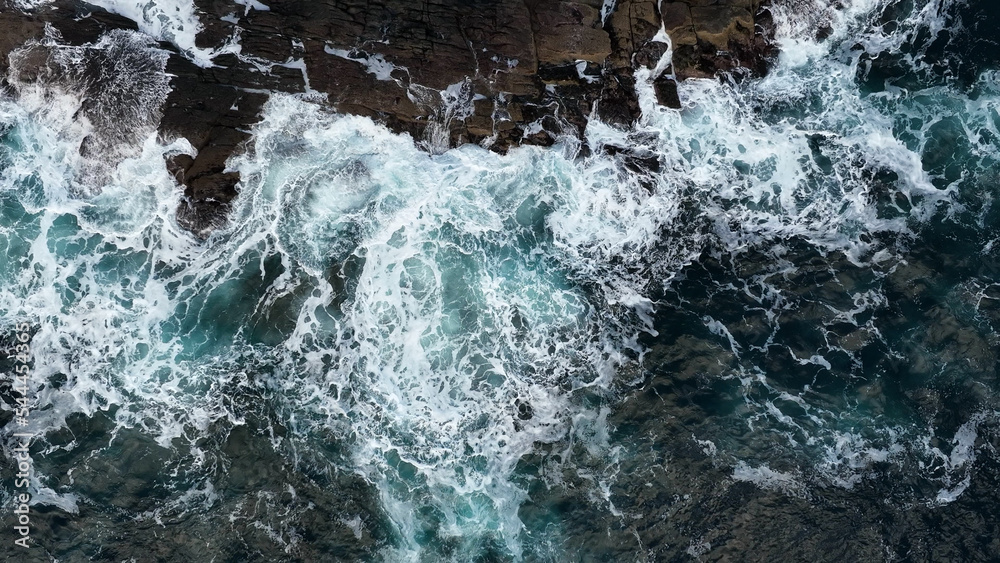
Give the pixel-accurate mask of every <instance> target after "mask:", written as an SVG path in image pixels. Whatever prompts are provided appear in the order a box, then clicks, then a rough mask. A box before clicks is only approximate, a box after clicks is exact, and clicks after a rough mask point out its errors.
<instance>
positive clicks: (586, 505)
mask: <svg viewBox="0 0 1000 563" xmlns="http://www.w3.org/2000/svg"><path fill="white" fill-rule="evenodd" d="M99 4H100V5H101V6H103V7H105V8H108V9H112V10H115V11H118V12H120V13H122V14H123V15H126V16H127V17H131V18H133V19H135V20H136V21H137V22H140V26H139V27H140V31H141V33H125V32H115V33H113V34H109V35H108V36H106V37H105V38H103V39H102V40H101V42H100V43H99V44H97V45H95V46H93V47H92V48H93V49H94V50H96V51H99V52H106V53H109V54H108V56H106V57H105V58H104V59H102V60H104V61H105V62H106V64H108V65H111V67H113V68H114V69H115V70H114V72H115V73H116V75H124V76H128V77H130V79H129V80H121V81H119V82H118V83H116V87H117V88H119V89H120V90H119V92H122V93H123V95H119V96H112V95H108V96H106V97H102V98H100V99H99V103H93V102H89V103H84V100H82V99H81V97H80V94H79V89H78V88H76V87H75V86H78V85H74V84H72V83H71V82H70V83H45V84H43V85H42V86H41V87H39V86H29V85H27V84H22V83H20V82H18V80H17V77H16V75H14V76H13V78H14V80H13V81H12V82H13V83H14V84H15V86H16V88H15V90H14V91H13V92H12V93H11V94H10V95H9V96H7V97H2V98H0V246H2V247H5V248H6V256H7V258H6V259H5V260H0V339H2V341H3V345H4V352H3V353H2V354H0V368H2V369H3V372H4V374H5V378H4V379H3V382H2V383H0V397H2V399H3V402H2V404H3V407H2V409H3V410H2V411H0V423H2V424H3V425H4V426H3V429H4V430H3V432H4V437H5V446H6V452H7V456H6V457H5V460H4V462H3V463H2V464H0V467H2V468H3V469H2V470H3V472H4V477H3V480H2V482H3V486H2V487H0V505H2V513H3V515H4V518H5V522H6V521H13V520H14V514H13V512H12V511H13V508H14V506H15V503H14V495H16V494H19V493H20V492H23V491H22V490H21V489H16V488H15V487H14V486H13V483H14V478H13V476H14V474H15V473H16V471H17V469H16V464H15V462H14V457H13V448H15V447H16V440H15V437H14V434H15V433H20V432H25V431H27V432H29V433H31V434H33V435H34V439H33V441H32V445H31V448H30V451H31V459H32V464H33V471H32V478H31V480H30V485H29V487H28V488H27V490H28V491H29V492H30V494H31V496H32V504H31V510H32V539H33V543H34V545H35V547H33V548H31V549H30V550H28V551H23V550H22V548H19V547H15V546H12V542H13V538H14V537H15V536H14V535H13V534H14V533H13V532H10V541H4V542H0V545H2V546H3V547H2V548H0V552H2V553H4V554H5V555H6V556H8V557H17V560H21V561H35V560H37V561H49V560H59V561H87V560H98V561H105V560H107V561H692V560H717V559H726V558H728V559H729V560H746V561H774V560H810V561H845V560H848V561H861V560H865V561H873V560H885V561H897V560H898V561H902V560H948V561H953V560H969V561H972V560H981V561H987V560H991V559H993V558H995V554H996V553H1000V539H998V538H1000V518H998V516H997V515H998V514H1000V512H998V511H997V507H998V506H1000V504H998V503H1000V492H998V491H1000V488H998V484H1000V480H998V479H1000V454H998V451H997V448H998V447H1000V433H998V417H1000V401H998V398H1000V395H998V393H1000V388H998V385H1000V381H998V378H997V376H998V368H1000V334H998V329H1000V262H998V252H1000V249H998V243H1000V210H998V209H997V208H996V207H995V206H994V199H995V195H996V194H997V184H998V171H1000V168H998V158H1000V68H998V65H997V63H998V61H1000V55H998V53H1000V46H998V45H997V43H996V41H997V40H998V39H1000V36H998V35H997V32H996V29H997V27H996V24H997V23H998V22H1000V14H998V12H997V9H996V8H995V7H993V6H992V5H991V4H989V3H988V2H987V1H986V0H981V1H979V2H976V1H974V0H967V1H950V2H949V1H946V0H912V1H911V0H906V1H897V2H893V1H887V0H845V1H841V2H828V1H826V0H787V1H784V2H775V4H776V5H775V7H774V8H773V10H774V16H775V22H776V26H777V31H776V36H777V40H778V41H779V45H780V47H781V55H780V56H779V58H778V60H777V61H776V62H775V64H774V66H773V69H772V71H771V73H770V74H769V75H768V76H767V77H765V78H761V79H748V78H738V77H737V78H731V79H723V80H720V81H714V80H713V81H701V80H693V81H688V82H686V83H683V84H681V85H680V86H679V95H680V98H681V101H682V106H683V107H682V108H681V109H680V110H673V109H667V108H662V107H659V106H657V105H656V104H655V101H654V96H653V92H652V87H651V86H650V85H649V84H648V82H647V81H644V80H639V83H640V89H641V91H640V98H641V104H642V108H643V118H642V120H641V122H640V123H639V124H637V126H636V127H635V128H634V129H633V130H630V131H622V130H619V129H614V128H611V127H608V126H604V125H602V124H600V123H597V122H594V123H591V125H590V127H589V129H588V131H587V140H588V141H589V142H590V144H591V146H593V147H600V146H601V145H616V146H628V147H632V148H633V149H635V150H636V151H638V152H639V153H641V154H644V155H654V156H655V157H656V158H657V159H659V162H660V165H659V167H658V169H657V170H647V171H639V172H637V171H635V170H634V169H632V168H629V167H628V166H626V163H624V162H623V161H621V157H620V156H612V155H611V154H608V152H609V151H602V150H599V149H598V150H596V151H594V153H593V154H592V155H590V156H587V157H581V156H580V152H579V147H580V143H579V141H578V140H575V139H569V138H567V139H562V140H561V141H560V142H559V143H558V144H557V145H556V146H554V147H551V148H537V147H522V148H518V149H515V150H512V151H511V152H510V153H509V154H507V155H503V156H501V155H497V154H494V153H491V152H489V151H487V150H485V149H482V148H480V147H477V146H465V147H460V148H456V149H452V150H448V151H444V152H443V153H442V154H431V153H430V152H428V151H426V150H423V149H422V148H420V147H421V146H422V145H421V144H420V142H419V140H417V141H415V140H413V139H411V138H409V137H405V136H399V135H395V134H392V133H391V132H389V131H388V130H386V129H385V128H383V127H381V126H379V125H377V124H375V123H373V122H372V121H370V120H368V119H365V118H359V117H351V116H343V115H336V114H333V113H330V112H329V111H327V110H324V109H323V108H322V107H321V106H320V105H318V104H317V103H315V102H314V101H312V100H311V99H308V97H297V96H288V95H275V96H272V98H271V100H270V102H269V103H268V104H267V106H266V107H265V110H264V115H263V119H262V121H261V122H260V123H259V124H258V125H257V126H256V127H255V130H254V135H255V145H254V147H253V150H252V151H250V152H249V153H247V154H245V155H243V156H239V157H235V158H234V159H232V160H231V161H230V163H229V166H230V168H231V169H233V170H238V171H239V172H240V173H241V177H242V182H241V186H240V195H239V197H238V199H237V200H236V202H235V205H234V208H233V211H232V215H231V221H230V225H229V226H228V227H226V228H224V229H221V230H219V231H217V232H215V233H214V234H212V235H211V237H210V238H209V239H208V240H206V241H198V240H196V239H195V238H194V237H192V236H191V235H189V234H188V233H186V232H184V231H183V230H182V229H180V228H179V227H178V226H177V224H176V221H175V210H176V208H177V206H178V204H179V203H180V199H181V194H180V191H179V189H178V187H177V186H176V184H175V182H174V180H173V179H172V177H171V176H170V175H169V174H168V172H167V171H166V168H165V166H164V164H163V162H164V159H163V157H164V155H169V154H173V153H189V152H191V147H190V145H189V144H187V143H186V142H184V141H178V142H172V143H167V142H165V141H164V140H163V139H159V138H157V136H156V134H155V122H156V120H155V119H151V118H152V117H155V111H156V110H155V108H156V107H157V100H160V99H162V97H163V96H164V95H165V92H166V90H165V88H166V87H167V86H166V77H164V76H163V68H164V64H165V59H164V58H163V55H162V52H160V51H158V50H157V49H156V48H155V45H154V43H152V42H150V41H149V39H147V36H151V37H154V38H155V39H158V40H166V41H170V42H172V43H174V44H175V45H176V46H177V47H178V48H180V49H181V50H184V51H185V52H186V53H187V54H188V56H190V57H191V58H192V60H195V61H196V62H199V64H204V65H210V64H212V63H211V57H212V56H213V53H214V52H216V51H211V50H207V49H199V48H196V47H195V46H194V43H193V34H194V33H195V31H196V30H197V26H198V23H197V15H196V14H195V12H194V10H193V5H190V3H189V2H188V3H184V2H148V3H138V4H135V5H133V4H132V3H128V2H102V3H99ZM240 4H241V5H239V6H236V7H234V13H235V14H237V16H238V14H239V13H240V12H243V11H244V10H249V9H266V6H264V5H258V4H259V3H249V4H248V3H240ZM251 4H253V5H251ZM607 4H609V8H610V7H611V4H613V3H607ZM144 18H145V19H144ZM817 30H820V31H819V32H818V33H817ZM143 34H145V35H143ZM49 41H53V42H54V41H56V39H55V38H50V39H49ZM223 48H224V49H230V50H232V52H238V43H233V44H231V45H227V46H223V47H220V49H223ZM59 53H60V55H59V56H58V57H56V58H57V59H59V60H60V61H62V62H61V63H60V64H64V65H72V64H74V63H73V61H75V60H78V57H77V56H76V55H77V53H76V52H75V51H73V50H72V49H64V50H61V51H59ZM668 56H669V55H668ZM60 57H61V58H60ZM664 62H666V61H664ZM14 67H15V72H17V71H18V69H19V68H20V67H18V66H17V64H16V61H15V65H14ZM639 78H640V79H648V73H647V72H646V71H640V74H639ZM135 108H140V109H141V111H136V110H135ZM452 113H454V112H446V114H449V115H450V114H452ZM111 115H114V116H119V117H120V118H119V119H110V118H109V117H108V116H111ZM81 146H83V147H84V148H85V150H83V151H81ZM432 152H438V151H432ZM108 155H111V157H109V156H108ZM22 323H27V324H28V325H29V326H30V328H29V329H28V331H27V332H28V333H30V364H31V368H32V370H31V377H30V382H29V392H28V395H29V398H30V413H29V415H28V416H27V417H26V425H25V426H21V425H20V424H19V420H18V417H15V408H17V402H16V398H17V397H18V396H19V395H18V394H17V393H16V392H15V391H14V390H13V388H12V377H11V376H10V375H8V374H12V373H13V372H14V369H15V366H16V363H17V362H16V353H15V345H16V340H17V337H18V334H19V330H18V328H17V327H18V325H20V324H22Z"/></svg>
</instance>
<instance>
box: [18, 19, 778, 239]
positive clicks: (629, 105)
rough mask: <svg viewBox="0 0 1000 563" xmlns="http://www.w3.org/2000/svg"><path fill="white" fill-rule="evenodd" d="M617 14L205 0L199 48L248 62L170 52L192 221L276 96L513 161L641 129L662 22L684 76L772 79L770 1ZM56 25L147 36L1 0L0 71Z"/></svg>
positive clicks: (429, 142)
mask: <svg viewBox="0 0 1000 563" xmlns="http://www.w3.org/2000/svg"><path fill="white" fill-rule="evenodd" d="M603 4H604V2H603V0H558V1H543V0H523V1H517V2H515V1H511V0H432V1H431V2H424V3H413V2H408V1H404V0H383V1H381V2H378V3H372V2H370V1H369V0H328V1H324V2H273V3H269V5H270V10H268V11H258V10H254V9H250V8H246V7H245V6H242V5H237V6H234V5H233V4H232V3H231V2H227V1H222V0H196V5H197V7H198V8H199V10H200V12H201V14H200V20H201V24H202V27H203V29H202V31H201V32H200V33H199V35H198V37H197V41H196V42H197V44H198V46H199V47H200V48H209V49H217V48H220V47H222V46H224V45H225V44H227V43H229V42H232V41H233V40H234V38H238V40H239V42H240V45H241V52H240V54H239V55H234V54H223V55H219V56H217V57H216V58H215V59H214V61H213V62H214V64H215V66H213V67H210V68H202V67H200V66H197V65H195V64H194V63H193V62H191V61H190V60H189V59H188V58H186V57H185V55H184V53H180V52H179V51H178V49H177V48H176V47H174V46H171V45H167V44H161V46H162V48H164V49H166V50H167V51H169V53H170V56H169V59H168V61H167V69H166V71H167V73H168V74H169V75H170V77H171V83H170V86H171V91H170V93H169V95H168V96H167V98H166V101H165V103H164V104H163V108H162V118H161V119H160V123H159V130H160V133H161V134H162V135H163V137H164V138H166V139H172V138H178V137H184V138H186V139H187V140H188V141H190V143H191V145H192V147H193V148H194V149H195V150H196V151H197V154H196V155H195V156H193V157H181V156H175V157H172V159H171V162H170V163H169V167H170V170H171V172H172V173H173V174H174V176H175V177H176V178H178V180H179V181H180V182H181V183H182V184H183V185H184V189H185V204H184V206H182V209H181V210H179V212H178V219H179V220H180V222H181V224H182V225H184V226H185V227H187V228H189V229H191V230H192V231H194V232H196V233H201V234H206V233H207V232H208V230H210V229H211V228H213V227H215V226H218V225H220V224H223V223H224V213H225V210H226V209H228V205H229V203H230V202H231V201H232V200H233V198H234V197H235V196H236V194H237V186H238V183H239V177H238V175H236V174H235V173H233V172H232V171H227V170H226V162H227V160H228V159H229V157H230V156H232V155H233V154H234V153H235V152H238V151H240V150H243V147H244V146H247V145H248V143H249V142H250V141H251V139H250V134H249V133H248V131H250V130H251V129H252V126H253V125H254V123H255V122H256V121H257V120H258V119H259V113H260V110H261V108H262V107H263V104H264V102H265V101H266V99H267V97H268V94H267V92H286V93H301V94H305V93H313V94H318V95H325V96H326V98H327V100H328V102H329V104H330V105H331V106H333V107H334V108H335V109H336V110H338V111H340V112H344V113H352V114H357V115H363V116H368V117H371V118H373V119H375V120H378V121H380V122H382V123H384V124H385V125H386V126H388V127H389V128H391V129H392V130H394V131H396V132H401V133H409V134H410V135H412V136H413V137H414V139H415V140H417V141H418V143H420V144H421V145H422V146H424V147H426V148H427V149H428V150H432V151H438V150H444V149H445V148H447V147H448V146H453V145H457V144H461V143H480V144H482V145H484V146H487V147H489V148H491V149H492V150H495V151H499V152H504V151H506V150H508V149H509V148H510V147H513V146H516V145H521V144H534V145H550V144H552V143H553V142H555V140H556V139H557V138H559V137H560V136H562V135H575V136H577V137H580V136H581V135H582V132H583V130H584V128H585V127H586V125H587V120H588V118H589V117H590V116H591V115H592V114H593V112H594V110H595V108H596V110H597V115H598V116H599V117H600V118H601V119H602V120H604V121H606V122H608V123H611V124H615V125H618V126H620V127H624V128H628V127H630V126H631V125H632V124H634V123H635V120H636V119H637V118H638V117H639V114H640V109H639V104H638V99H637V95H636V84H635V78H634V76H635V74H634V73H635V70H636V69H637V68H639V67H650V68H652V67H654V66H655V65H656V64H657V63H658V62H659V60H660V58H661V57H662V56H663V54H664V52H665V50H666V45H665V44H664V43H659V42H656V41H653V38H654V36H655V35H656V34H657V33H658V32H659V30H660V27H661V20H662V23H663V25H664V26H665V28H666V30H667V32H668V33H670V34H671V37H672V40H673V43H674V47H675V53H674V71H675V73H676V75H677V77H678V78H679V79H683V78H684V77H687V76H709V75H712V74H714V73H716V72H722V71H729V70H732V69H733V68H735V67H737V66H741V65H742V66H748V67H750V68H751V69H753V70H754V71H756V72H762V71H763V66H762V65H763V63H762V61H763V60H764V58H765V55H766V54H767V53H768V51H767V45H768V43H767V41H766V39H762V38H761V33H763V28H760V29H757V27H759V26H757V23H758V22H757V21H756V19H755V18H756V15H757V13H758V12H759V10H760V0H714V1H710V0H680V1H677V0H675V1H669V0H664V1H663V2H662V3H660V2H658V0H619V1H618V2H617V4H616V6H615V9H614V11H613V12H612V13H611V14H607V15H606V17H605V18H603V20H602V16H601V9H602V7H603ZM661 9H662V13H661ZM223 18H225V19H223ZM46 23H51V24H52V25H53V26H54V27H55V29H57V30H58V31H59V33H60V34H61V36H62V40H63V41H64V42H65V43H66V44H68V45H82V44H86V43H92V42H94V41H95V40H96V39H97V38H99V37H100V36H101V34H102V33H105V32H107V31H108V30H111V29H135V27H136V25H135V23H134V22H130V21H129V20H126V19H124V18H122V17H120V16H116V15H114V14H109V13H107V12H104V11H102V10H100V9H98V8H96V7H94V6H91V5H89V4H86V3H84V2H78V1H72V0H55V1H53V2H50V3H48V4H45V5H43V6H41V7H39V8H37V9H35V10H34V11H33V12H31V13H25V12H23V11H21V10H20V9H19V8H17V7H16V6H15V5H14V3H13V1H12V0H0V27H2V28H3V29H4V30H5V34H4V35H3V36H2V37H0V73H4V74H5V73H6V70H7V69H6V66H7V54H8V53H10V52H11V51H12V50H13V49H15V48H17V47H19V46H20V45H23V44H24V43H25V41H27V40H30V39H36V40H37V39H39V38H40V37H42V35H43V34H44V33H45V25H46ZM303 67H304V69H303ZM22 79H23V77H22ZM307 81H308V82H307ZM449 87H450V89H449V90H448V92H449V94H448V95H447V96H443V95H442V93H441V92H442V91H444V90H445V89H448V88H449ZM654 87H655V89H656V92H657V96H658V99H659V100H660V102H661V103H663V104H664V105H668V106H670V107H678V105H679V103H678V100H677V96H676V85H675V84H674V83H673V82H672V80H670V79H668V78H662V77H661V78H658V79H657V80H656V82H655V84H654ZM539 126H540V127H539ZM582 150H583V151H587V150H588V149H587V148H586V146H583V147H582Z"/></svg>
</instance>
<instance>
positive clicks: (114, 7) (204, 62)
mask: <svg viewBox="0 0 1000 563" xmlns="http://www.w3.org/2000/svg"><path fill="white" fill-rule="evenodd" d="M91 3H92V4H94V5H95V6H99V7H101V8H104V9H105V10H107V11H109V12H112V13H115V14H118V15H120V16H124V17H126V18H128V19H130V20H132V21H134V22H135V23H136V24H137V25H138V26H139V30H140V31H142V32H143V33H145V34H147V35H149V36H150V37H153V38H155V39H158V40H160V41H166V42H169V43H172V44H173V45H174V46H176V47H177V48H178V49H179V50H180V51H181V52H182V53H184V54H185V55H186V56H187V57H189V58H190V59H191V60H192V61H193V62H194V63H196V64H198V65H199V66H203V67H209V66H212V59H213V58H215V57H216V56H218V55H220V54H223V53H237V54H238V53H239V52H240V51H241V48H240V45H239V41H238V38H237V37H233V38H231V39H230V41H229V42H227V43H226V44H225V45H219V46H215V47H211V48H206V47H199V46H198V45H197V43H196V40H195V39H196V37H197V36H198V33H199V32H201V30H202V24H201V21H200V19H199V13H198V7H197V6H196V5H195V3H194V2H193V0H155V1H154V0H94V1H93V2H91ZM243 4H244V5H246V6H247V8H246V9H247V11H249V10H250V9H251V7H253V8H254V9H258V10H259V9H264V8H266V7H265V6H263V5H262V4H260V3H259V2H245V3H243Z"/></svg>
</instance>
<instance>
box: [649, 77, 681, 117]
mask: <svg viewBox="0 0 1000 563" xmlns="http://www.w3.org/2000/svg"><path fill="white" fill-rule="evenodd" d="M653 90H654V91H655V92H656V101H658V102H660V105H661V106H666V107H668V108H674V109H680V107H681V99H680V97H678V95H677V81H676V80H674V78H673V77H672V76H667V75H660V76H659V77H658V78H656V80H654V81H653Z"/></svg>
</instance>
